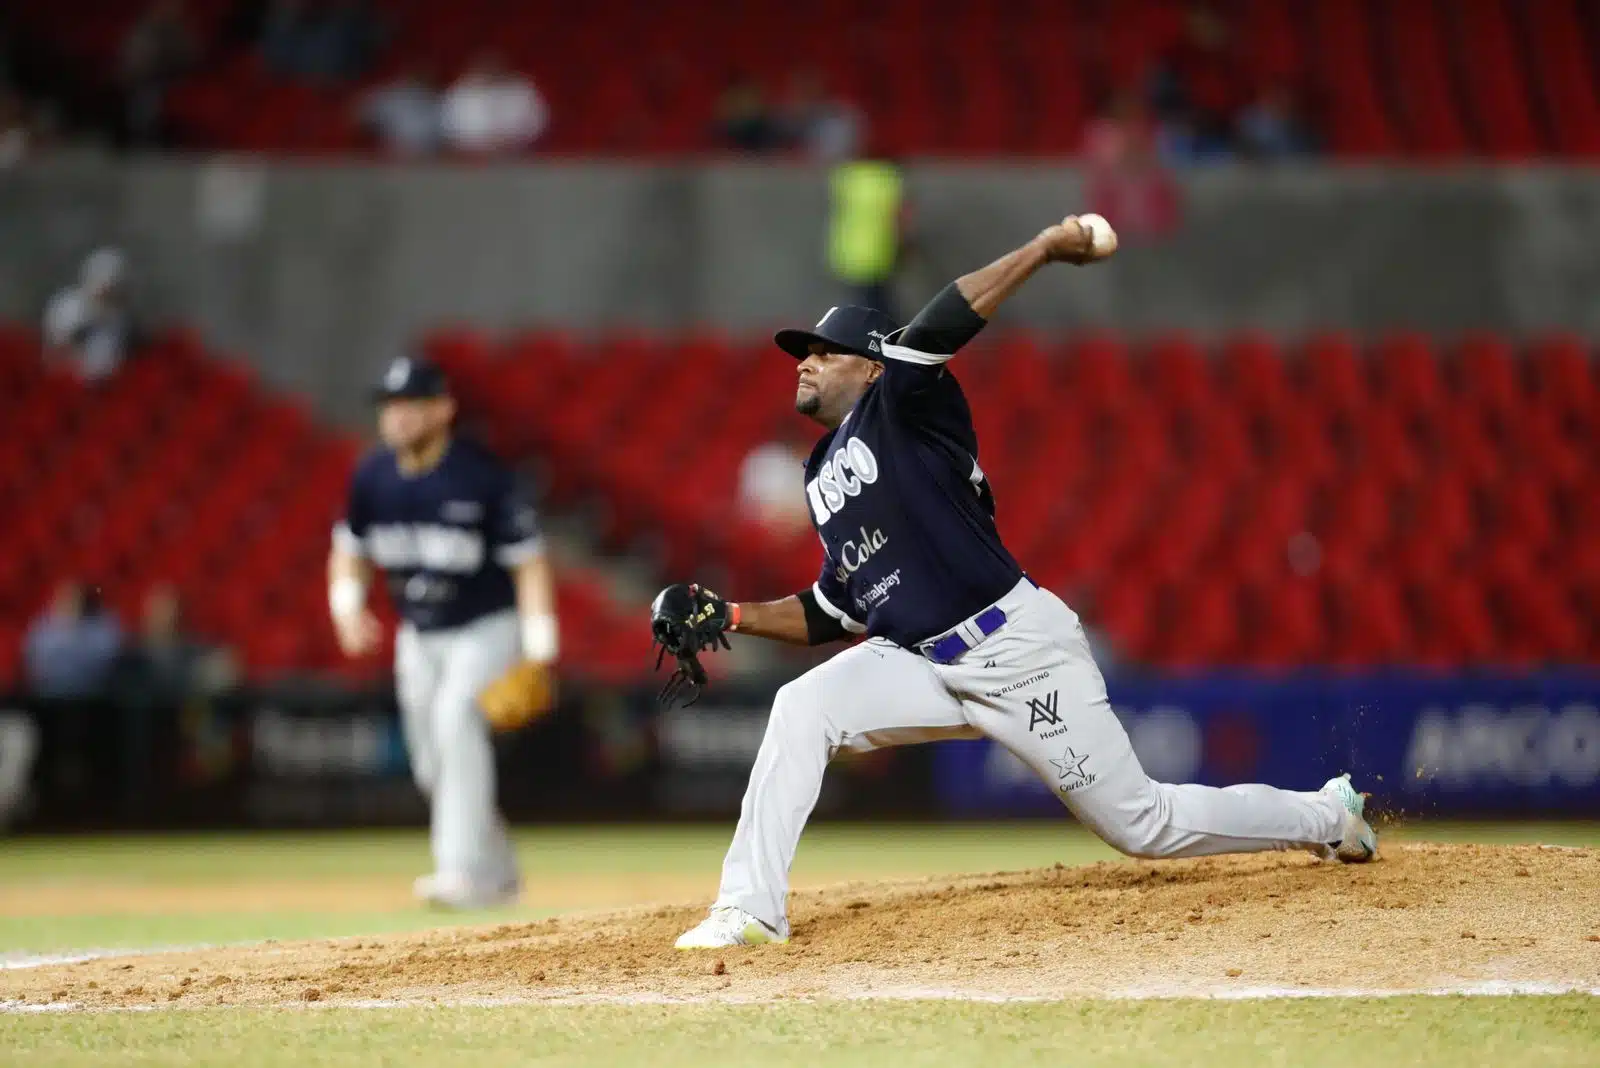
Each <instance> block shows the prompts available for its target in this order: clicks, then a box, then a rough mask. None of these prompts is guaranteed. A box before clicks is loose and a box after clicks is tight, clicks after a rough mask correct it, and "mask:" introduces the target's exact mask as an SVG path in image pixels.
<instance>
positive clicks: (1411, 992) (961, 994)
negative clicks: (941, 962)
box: [0, 979, 1600, 1013]
mask: <svg viewBox="0 0 1600 1068" xmlns="http://www.w3.org/2000/svg"><path fill="white" fill-rule="evenodd" d="M1563 994H1582V995H1587V996H1589V997H1600V987H1592V986H1589V985H1588V984H1585V983H1558V982H1526V981H1519V980H1506V979H1490V980H1483V981H1478V982H1466V983H1451V984H1444V985H1439V986H1429V987H1389V988H1364V987H1302V986H1238V985H1230V986H1212V987H1205V988H1198V989H1197V988H1195V987H1130V988H1127V989H1122V990H1110V991H1104V992H1101V993H1097V994H1068V995H1065V996H1052V997H1046V996H1043V995H1033V994H985V993H982V992H975V991H970V990H946V989H941V988H937V987H906V988H898V989H887V990H869V991H861V992H859V993H854V994H845V995H841V996H839V997H764V998H757V997H746V998H741V997H689V998H686V997H671V996H668V995H665V994H649V993H641V994H579V993H571V994H561V993H558V992H553V993H552V994H550V995H549V996H547V997H542V998H512V997H466V998H448V999H444V998H431V997H430V998H427V999H416V1000H407V999H404V998H361V999H353V1000H349V1001H329V1002H304V1001H280V1002H268V1003H266V1004H262V1005H241V1006H230V1005H169V1006H156V1005H129V1006H119V1007H114V1008H90V1007H88V1006H85V1005H83V1004H81V1003H79V1002H66V1001H63V1002H52V1003H50V1004H45V1005H32V1004H28V1003H26V1002H17V1001H0V1013H70V1012H86V1013H100V1012H205V1011H208V1010H216V1009H227V1008H253V1009H274V1010H277V1009H305V1010H307V1011H313V1012H315V1011H324V1010H330V1009H388V1010H394V1009H452V1008H519V1007H526V1006H530V1005H542V1006H584V1005H622V1006H627V1005H656V1006H660V1005H667V1006H670V1005H683V1006H703V1005H729V1006H736V1005H778V1004H806V1003H820V1002H829V1001H858V1002H860V1001H966V1002H978V1003H984V1004H1033V1005H1037V1004H1049V1003H1051V1002H1073V1001H1275V1000H1287V999H1301V998H1316V999H1336V998H1342V999H1357V998H1363V999H1365V998H1399V997H1554V996H1558V995H1563Z"/></svg>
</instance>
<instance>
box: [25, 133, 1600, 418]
mask: <svg viewBox="0 0 1600 1068" xmlns="http://www.w3.org/2000/svg"><path fill="white" fill-rule="evenodd" d="M1597 178H1600V175H1597V173H1596V172H1593V171H1586V170H1570V169H1548V170H1523V171H1506V170H1481V171H1479V170H1469V171H1450V172H1439V173H1431V172H1425V171H1415V170H1384V169H1364V168H1362V169H1353V168H1340V169H1334V170H1327V169H1317V170H1314V171H1301V170H1276V171H1262V170H1254V169H1244V168H1239V169H1232V168H1230V169H1219V170H1208V171H1202V172H1196V173H1193V174H1190V175H1186V176H1184V178H1183V179H1182V184H1183V195H1184V198H1185V216H1186V222H1185V225H1184V227H1183V229H1182V230H1181V232H1180V233H1178V234H1177V235H1176V236H1175V237H1173V238H1171V239H1170V240H1167V241H1165V242H1163V243H1161V244H1159V245H1149V246H1143V247H1141V246H1138V245H1130V246H1127V247H1125V249H1124V251H1123V253H1122V254H1121V255H1120V256H1119V257H1118V259H1117V260H1116V261H1115V263H1114V264H1113V265H1111V266H1109V267H1107V268H1104V269H1097V270H1095V271H1092V272H1084V273H1082V274H1076V275H1068V276H1066V277H1064V278H1062V279H1060V280H1054V281H1048V282H1042V283H1038V284H1036V285H1034V286H1032V287H1030V288H1029V289H1028V290H1026V291H1024V293H1023V294H1022V295H1021V296H1020V297H1019V298H1018V299H1017V300H1016V302H1015V304H1014V306H1012V307H1008V308H1007V310H1006V312H1005V320H1006V321H1007V322H1008V323H1014V324H1019V325H1033V326H1047V327H1076V326H1086V325H1106V326H1117V327H1123V328H1128V329H1133V330H1140V331H1145V330H1152V329H1164V328H1188V329H1194V330H1199V331H1203V332H1212V331H1218V330H1223V329H1234V328H1239V327H1260V328H1264V329H1268V330H1273V331H1278V332H1286V333H1291V334H1293V333H1299V332H1303V331H1306V330H1309V329H1315V328H1319V327H1325V326H1338V327H1345V328H1351V329H1356V330H1362V331H1370V330H1379V329H1385V328H1391V327H1416V328H1420V329H1427V330H1435V331H1447V332H1454V331H1460V330H1465V329H1472V328H1478V327H1486V328H1496V329H1501V330H1507V331H1511V332H1518V333H1520V332H1526V331H1533V330H1541V329H1549V328H1566V329H1573V330H1578V331H1582V332H1585V333H1589V334H1600V301H1597V300H1596V299H1595V294H1596V293H1600V256H1596V254H1595V250H1596V249H1600V180H1597ZM909 184H910V189H911V190H912V193H913V196H914V197H915V200H916V205H917V210H918V216H919V219H920V226H921V232H922V237H923V248H924V250H925V251H924V254H923V255H922V257H921V258H919V259H918V260H917V261H916V262H914V263H913V264H911V265H910V266H909V267H908V269H907V271H906V272H905V275H904V277H903V278H902V280H901V284H900V288H901V294H902V300H903V303H904V304H906V305H908V306H914V305H915V303H916V302H918V301H920V300H921V299H922V298H924V297H925V296H927V295H929V294H931V293H932V292H933V291H934V290H935V289H936V288H937V287H938V286H939V285H941V284H942V283H943V282H945V281H947V280H948V279H949V278H951V277H953V276H955V275H956V274H959V273H961V272H962V271H964V270H967V269H970V268H971V267H973V266H976V265H978V264H981V263H983V262H986V261H987V260H988V259H989V258H991V257H992V256H994V255H996V254H998V253H1000V252H1002V251H1004V250H1005V249H1007V248H1009V247H1011V246H1012V245H1013V244H1015V243H1017V242H1019V241H1022V240H1024V239H1026V238H1027V237H1028V236H1029V235H1031V234H1032V233H1034V232H1036V231H1037V230H1038V229H1039V228H1040V227H1041V226H1043V225H1045V224H1047V223H1048V222H1049V221H1050V220H1051V219H1052V218H1055V217H1058V216H1059V215H1061V214H1063V213H1065V212H1066V211H1068V210H1071V209H1073V208H1074V207H1075V206H1078V205H1080V204H1081V193H1082V184H1081V178H1080V176H1079V174H1078V173H1077V172H1076V171H1074V170H1073V169H1071V168H1066V167H1036V166H1030V167H1023V166H999V165H981V166H980V165H961V164H933V163H929V164H921V165H917V166H915V167H913V168H911V170H910V183H909ZM826 210H827V200H826V183H825V174H824V173H823V172H821V171H818V170H812V169H808V168H804V167H773V166H763V165H757V164H736V163H729V164H717V165H707V166H697V167H687V166H642V165H627V164H596V163H548V164H541V165H535V166H516V167H487V168H476V169H466V168H452V167H406V168H394V167H384V166H368V165H356V164H349V165H293V164H278V163H274V164H260V163H254V162H250V161H248V160H215V161H175V160H151V161H138V162H132V163H121V164H118V163H111V162H108V161H104V160H96V159H88V160H70V161H51V162H44V163H38V164H32V165H28V166H24V167H21V168H16V169H13V170H10V171H5V172H0V316H3V317H7V318H18V317H20V318H24V319H32V318H35V317H36V316H37V315H38V314H39V310H40V308H41V307H42V306H43V303H44V301H45V300H46V299H47V297H48V295H49V293H50V292H51V291H52V290H53V289H54V288H56V287H57V286H59V285H61V284H62V283H63V282H65V281H66V280H68V279H69V278H70V277H71V276H72V275H73V273H74V271H75V269H76V265H77V262H78V260H79V259H80V258H81V257H82V255H83V254H84V253H85V252H86V251H87V250H88V249H90V248H92V247H94V246H96V245H97V244H100V243H104V242H116V243H120V244H122V245H123V246H124V247H126V248H127V249H128V251H129V253H130V256H131V262H132V264H133V267H134V270H135V272H136V284H135V289H136V292H137V294H138V297H139V299H140V302H141V304H142V306H143V307H144V308H145V309H147V310H148V312H150V313H151V314H152V315H154V316H156V317H158V318H163V319H165V318H172V319H181V320H184V321H188V322H192V323H196V324H198V325H199V326H200V327H201V328H202V330H203V331H204V332H205V334H206V335H207V337H208V338H209V339H210V340H211V341H212V342H213V343H216V344H219V345H222V346H225V347H227V348H229V349H232V350H234V351H237V352H239V353H241V354H248V356H247V358H249V359H251V360H253V361H254V362H256V363H257V364H258V365H259V366H260V368H261V369H262V371H263V373H264V374H265V375H266V376H268V377H269V379H271V380H273V381H276V382H278V383H279V384H281V385H284V386H286V387H289V388H293V389H297V390H300V391H303V392H306V393H308V394H310V395H312V396H314V397H316V398H317V399H318V400H319V402H320V403H321V404H322V406H323V408H324V410H325V411H327V412H329V413H331V414H335V415H339V416H347V417H354V416H355V415H356V414H357V413H359V412H361V411H362V405H361V403H360V397H361V395H362V392H363V389H364V387H365V385H366V384H367V382H368V381H369V380H370V378H371V375H372V374H373V371H374V369H375V368H376V367H377V366H379V365H380V364H381V363H382V361H384V360H385V359H387V358H388V357H389V356H391V355H392V354H394V353H395V352H397V351H399V350H400V349H401V348H402V347H403V346H404V345H405V344H406V343H407V341H408V340H410V339H412V338H414V337H416V336H417V334H418V333H419V332H420V331H422V330H425V329H427V328H430V327H434V326H437V325H439V324H441V323H444V322H452V321H454V322H470V323H473V324H475V325H478V326H481V327H484V328H488V329H491V330H501V329H512V328H518V327H525V326H536V325H547V324H559V325H562V326H565V327H569V328H573V329H577V330H587V329H593V328H599V327H604V326H614V325H622V324H628V325H637V326H643V327H650V328H665V329H670V328H674V327H680V326H685V325H688V324H694V323H713V324H717V325H720V326H722V327H724V328H727V329H729V330H732V331H755V330H758V329H764V328H766V327H769V326H771V325H773V324H775V323H779V322H784V321H791V320H798V321H802V322H809V321H812V320H814V319H815V318H816V316H817V315H818V314H819V313H820V311H821V310H823V309H824V308H826V307H827V306H828V305H829V304H831V303H835V302H836V301H837V299H838V296H839V294H838V293H837V292H836V291H835V289H834V287H833V285H832V284H831V282H830V281H829V279H828V277H827V274H826V272H825V270H824V267H823V249H822V240H823V229H824V221H825V216H826ZM1114 221H1115V220H1113V222H1114Z"/></svg>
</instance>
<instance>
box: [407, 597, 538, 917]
mask: <svg viewBox="0 0 1600 1068" xmlns="http://www.w3.org/2000/svg"><path fill="white" fill-rule="evenodd" d="M521 642H522V637H521V631H520V628H519V625H518V621H517V614H516V613H515V612H513V611H509V610H508V611H505V612H496V613H495V614H494V615H490V616H484V617H483V618H482V619H477V620H474V621H473V622H471V623H468V624H466V625H465V626H462V627H455V628H453V629H450V630H436V631H427V632H419V631H417V630H416V629H415V628H414V627H412V626H410V625H409V624H404V625H402V626H401V627H400V630H399V633H397V634H396V635H395V657H394V671H395V688H396V691H397V694H398V697H399V701H400V725H401V727H402V728H403V730H404V732H405V739H406V751H407V753H408V754H409V755H410V757H411V774H412V775H413V776H414V777H415V778H416V780H417V786H418V787H419V788H420V789H421V790H422V793H423V795H424V796H426V797H427V798H428V803H429V805H430V807H431V819H430V828H429V841H430V843H431V845H432V847H433V864H434V871H436V872H440V873H451V874H456V875H464V876H466V877H467V878H468V879H469V880H471V881H472V882H473V883H475V884H480V885H483V886H487V887H500V886H504V885H505V884H507V883H509V882H511V881H512V880H514V879H515V878H516V877H517V869H516V859H515V857H514V856H513V854H512V851H511V845H510V843H509V841H508V840H507V838H506V830H505V822H504V821H503V820H502V819H501V818H500V814H499V812H498V810H496V808H495V775H494V745H493V743H492V741H491V740H490V737H489V725H488V722H487V721H486V720H485V719H484V718H483V713H482V712H481V711H480V710H479V708H478V694H479V693H480V692H481V691H482V690H483V688H484V687H485V686H487V685H488V684H489V683H491V682H493V681H494V680H495V679H496V678H497V677H498V676H499V675H500V674H501V673H502V672H504V671H505V670H506V669H507V668H508V667H510V666H511V665H512V664H513V663H515V662H516V660H517V658H518V657H519V656H520V655H521Z"/></svg>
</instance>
